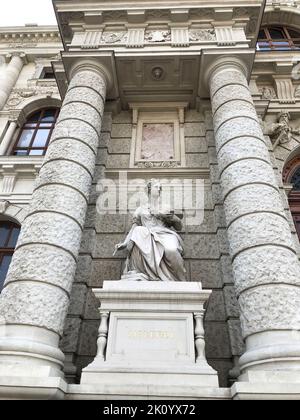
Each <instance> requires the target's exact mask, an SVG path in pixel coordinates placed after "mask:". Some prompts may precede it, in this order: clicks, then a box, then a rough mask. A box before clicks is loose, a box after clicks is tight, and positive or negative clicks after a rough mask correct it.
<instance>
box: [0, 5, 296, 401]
mask: <svg viewBox="0 0 300 420" xmlns="http://www.w3.org/2000/svg"><path fill="white" fill-rule="evenodd" d="M54 7H55V11H56V15H57V21H58V27H44V26H43V27H42V26H37V25H28V26H25V27H14V28H1V29H0V60H1V61H0V139H1V143H0V177H1V179H0V212H1V220H0V227H1V230H0V241H1V243H2V245H1V247H2V248H1V251H0V252H1V260H0V262H1V266H0V275H1V278H0V288H1V289H2V291H1V294H0V375H1V376H0V396H1V397H3V398H67V399H72V398H74V399H75V398H83V397H84V396H85V397H91V396H93V397H94V398H108V394H105V392H102V391H101V392H100V391H99V392H98V393H97V391H96V390H95V389H94V390H90V391H86V390H85V391H84V392H83V391H82V388H80V387H81V385H80V376H81V371H82V369H83V368H85V367H86V366H87V365H88V364H89V363H91V362H92V361H93V359H94V357H95V355H96V352H97V337H98V329H99V322H100V321H99V311H98V306H99V303H98V301H97V299H96V298H95V296H94V294H93V292H92V289H93V288H101V287H102V285H103V281H104V280H119V279H120V278H121V274H122V270H123V267H124V261H125V254H117V255H115V256H113V250H114V246H115V244H116V243H118V242H120V241H122V238H124V236H125V234H126V232H127V231H128V228H129V226H130V222H131V215H130V214H129V213H128V212H124V213H122V212H120V211H119V212H117V213H116V214H112V212H111V214H109V213H107V214H103V213H102V212H101V211H99V207H98V204H99V196H100V195H101V191H100V189H99V188H100V187H99V185H102V184H101V182H102V181H103V180H105V181H106V182H109V181H112V182H114V181H116V180H117V179H119V177H120V173H121V174H122V175H124V174H126V177H127V179H128V180H130V181H132V182H133V183H134V182H135V180H136V179H142V180H146V181H147V180H150V179H151V178H159V179H164V180H165V182H168V181H170V182H171V181H172V180H176V182H179V183H180V181H183V180H189V181H190V182H191V184H193V182H195V181H196V180H198V179H201V180H202V181H203V188H204V194H203V197H204V201H203V208H204V216H203V220H201V223H200V222H199V223H196V222H195V223H187V218H188V216H189V214H188V212H184V211H183V220H184V228H183V231H182V237H183V240H184V244H185V255H184V259H185V266H186V270H187V280H188V281H192V282H193V281H201V282H202V286H203V288H204V289H210V290H212V294H211V296H210V298H209V300H208V303H207V306H206V313H205V322H204V326H205V345H206V348H205V352H206V358H207V361H208V363H209V364H210V366H212V367H213V369H215V370H216V371H217V372H218V377H219V387H218V388H215V389H207V388H205V387H204V388H203V393H201V392H200V393H198V394H196V395H195V394H193V392H192V391H191V394H190V395H189V396H188V397H191V398H208V397H209V398H224V399H238V398H269V397H272V398H295V399H300V331H299V330H300V309H299V308H300V289H299V285H300V270H299V255H300V254H299V253H300V248H299V235H300V192H299V191H300V186H299V185H300V184H299V176H300V175H299V174H300V146H299V144H300V65H299V66H298V63H299V62H300V52H299V51H300V50H299V48H300V2H299V1H297V0H295V1H286V2H284V1H283V2H281V1H267V4H266V5H265V4H264V3H263V2H261V1H260V0H254V1H252V2H249V1H246V0H245V1H239V2H231V1H230V0H228V1H226V2H225V3H224V2H217V3H216V4H214V6H207V3H205V2H201V1H193V0H181V1H180V2H178V1H175V0H174V1H165V0H160V1H157V0H153V1H151V2H148V1H142V0H140V1H131V0H127V1H125V0H124V1H123V0H119V1H115V0H112V1H110V2H106V1H96V0H95V1H90V2H86V1H84V0H82V1H75V0H74V1H66V0H65V1H64V0H54ZM162 138H163V139H164V144H162V143H161V139H162ZM118 194H120V193H119V191H118ZM119 197H120V195H119ZM20 229H21V232H20ZM19 232H20V235H19ZM114 397H118V395H115V396H114ZM129 397H131V398H133V399H134V398H142V397H145V395H138V393H137V394H131V395H128V398H129ZM161 397H166V398H168V397H169V398H170V397H174V395H171V394H170V395H168V393H166V394H165V395H161ZM175 397H177V398H180V397H181V395H180V392H179V394H178V395H176V396H175Z"/></svg>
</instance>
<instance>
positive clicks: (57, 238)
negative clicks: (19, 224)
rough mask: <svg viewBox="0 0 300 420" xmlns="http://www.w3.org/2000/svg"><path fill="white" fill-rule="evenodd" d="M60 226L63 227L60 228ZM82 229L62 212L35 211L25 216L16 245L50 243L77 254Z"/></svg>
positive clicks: (74, 254)
mask: <svg viewBox="0 0 300 420" xmlns="http://www.w3.org/2000/svg"><path fill="white" fill-rule="evenodd" d="M61 226H63V227H64V228H63V229H61ZM81 234H82V231H81V229H80V227H79V225H78V223H76V222H75V221H74V220H73V219H70V218H69V217H67V216H64V215H62V214H55V213H50V212H47V213H35V214H33V215H32V216H28V217H27V218H26V223H25V224H24V225H23V228H22V230H21V233H20V236H19V240H18V246H21V245H23V246H24V245H25V244H31V243H38V244H50V245H51V244H52V245H55V246H57V247H60V248H63V249H64V250H66V251H68V252H70V253H71V254H72V255H73V256H74V257H76V256H77V253H78V248H79V244H80V240H81Z"/></svg>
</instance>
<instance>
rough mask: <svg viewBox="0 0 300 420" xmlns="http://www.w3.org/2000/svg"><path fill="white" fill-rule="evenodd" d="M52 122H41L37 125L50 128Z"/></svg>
mask: <svg viewBox="0 0 300 420" xmlns="http://www.w3.org/2000/svg"><path fill="white" fill-rule="evenodd" d="M52 125H53V123H41V124H40V125H39V127H40V128H51V127H52Z"/></svg>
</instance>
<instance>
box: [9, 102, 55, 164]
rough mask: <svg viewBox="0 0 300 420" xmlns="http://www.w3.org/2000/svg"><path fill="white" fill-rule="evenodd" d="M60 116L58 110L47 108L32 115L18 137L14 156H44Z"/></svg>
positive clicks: (13, 151)
mask: <svg viewBox="0 0 300 420" xmlns="http://www.w3.org/2000/svg"><path fill="white" fill-rule="evenodd" d="M58 114H59V109H58V108H45V109H42V110H40V111H37V112H35V113H34V114H31V115H30V116H29V117H28V119H27V121H26V123H25V124H24V125H23V127H22V129H21V131H20V133H19V135H18V138H17V141H16V143H15V146H14V148H13V150H12V154H13V155H18V156H27V155H30V156H43V155H44V154H45V153H46V150H47V147H48V144H49V140H50V137H51V134H52V131H53V129H54V126H55V123H56V120H57V117H58Z"/></svg>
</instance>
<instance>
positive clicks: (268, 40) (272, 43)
mask: <svg viewBox="0 0 300 420" xmlns="http://www.w3.org/2000/svg"><path fill="white" fill-rule="evenodd" d="M271 29H275V30H280V31H281V32H283V34H284V38H282V39H281V40H280V39H278V40H276V38H272V36H271V35H270V30H271ZM289 30H291V31H295V32H298V30H297V29H294V28H290V27H288V26H280V25H278V26H275V25H269V26H264V27H262V28H260V31H264V33H265V36H266V38H264V39H262V38H259V36H258V38H257V43H256V45H257V50H258V51H290V50H300V32H299V37H298V38H295V37H292V36H291V35H290V33H289ZM280 41H282V42H287V43H288V47H287V46H286V47H285V48H280V47H279V46H278V45H276V44H275V43H276V42H280ZM295 41H296V42H297V43H299V47H297V45H295ZM262 42H265V43H268V47H269V48H267V47H266V46H265V47H264V48H263V49H261V48H260V43H262Z"/></svg>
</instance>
